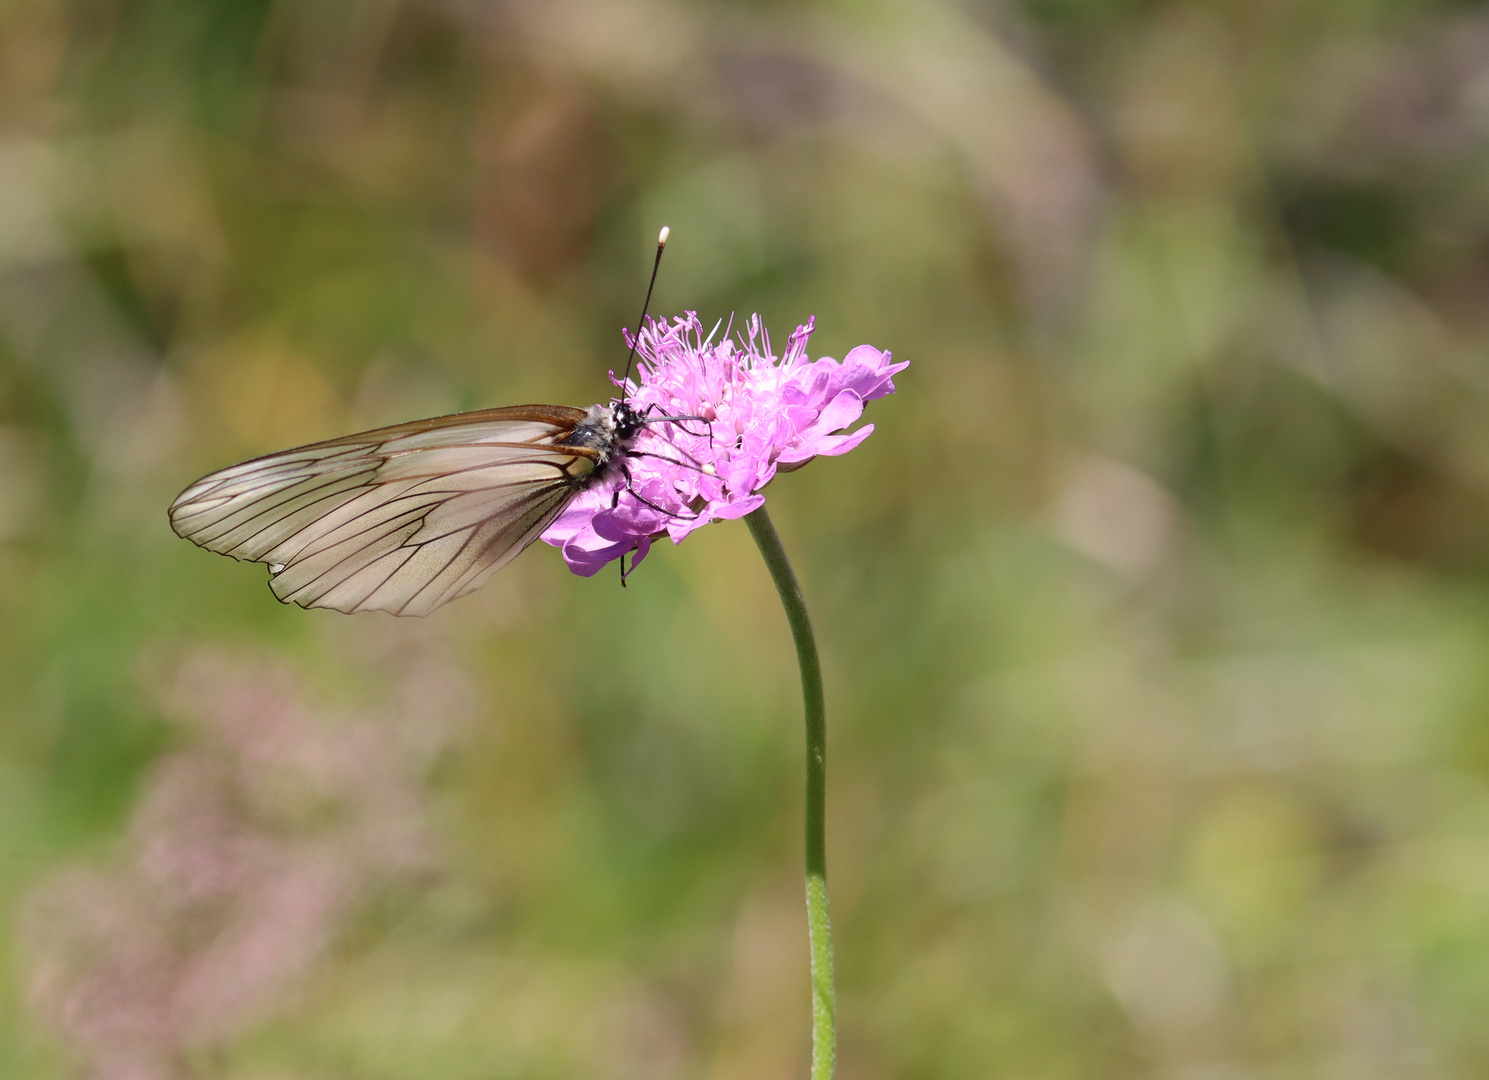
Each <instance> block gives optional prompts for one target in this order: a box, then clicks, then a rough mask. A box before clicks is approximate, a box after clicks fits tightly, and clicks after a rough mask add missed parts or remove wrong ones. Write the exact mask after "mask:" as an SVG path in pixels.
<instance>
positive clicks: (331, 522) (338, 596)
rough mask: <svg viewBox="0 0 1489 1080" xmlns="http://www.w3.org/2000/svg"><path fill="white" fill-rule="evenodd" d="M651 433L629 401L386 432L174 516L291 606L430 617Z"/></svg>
mask: <svg viewBox="0 0 1489 1080" xmlns="http://www.w3.org/2000/svg"><path fill="white" fill-rule="evenodd" d="M664 240H665V234H664ZM646 423H647V421H646V420H645V419H644V418H643V417H641V416H640V415H639V414H638V413H637V412H636V411H635V410H634V409H632V408H631V407H630V406H629V405H627V404H626V403H625V402H624V401H619V402H615V403H613V404H610V405H595V406H592V407H591V408H589V409H588V410H584V409H573V408H569V407H567V406H563V405H519V406H516V407H514V408H507V409H483V410H480V411H477V412H468V413H458V414H455V415H452V416H438V417H434V418H433V419H430V420H416V421H413V422H411V423H407V424H398V425H395V426H393V427H386V428H378V429H377V430H375V431H366V432H363V433H361V434H360V435H348V436H345V437H344V438H340V439H331V440H330V441H328V442H320V443H312V444H311V445H310V446H302V447H299V448H298V449H295V450H285V451H283V452H282V453H278V454H270V455H268V456H267V457H261V458H255V459H254V460H253V461H247V462H244V463H243V464H241V465H234V466H233V467H232V468H228V469H223V470H221V471H219V472H215V473H212V474H211V475H210V476H205V477H203V478H202V479H200V480H198V481H197V482H196V483H194V484H192V485H191V486H190V487H189V488H187V489H186V490H185V491H183V492H182V493H181V495H180V496H179V497H178V498H177V499H176V501H175V502H174V503H172V504H171V510H170V516H171V527H172V528H173V529H175V530H176V532H177V533H178V534H179V535H181V536H184V537H185V538H186V539H188V540H190V541H192V542H194V543H197V544H200V545H201V546H202V547H204V548H206V549H207V550H209V551H217V552H221V553H222V554H224V555H231V556H232V557H233V558H235V559H246V560H248V561H251V562H261V563H267V564H268V565H269V573H270V580H269V587H270V588H271V589H272V590H273V591H274V595H275V596H277V597H278V598H279V599H280V600H282V601H284V602H286V603H296V604H299V605H300V606H301V607H307V608H308V607H327V608H335V609H336V610H337V611H345V612H354V611H373V610H379V611H390V612H392V613H393V614H394V615H427V614H428V613H429V612H431V611H433V610H434V609H435V608H437V607H439V606H440V605H441V604H444V603H446V602H448V601H450V600H453V599H455V598H456V597H457V596H464V595H465V594H466V593H468V592H470V591H471V590H472V589H475V588H478V587H479V586H480V585H481V584H482V583H483V582H485V580H486V579H487V578H488V577H490V576H491V575H492V574H493V573H495V572H496V571H497V570H499V569H500V568H501V567H503V566H505V565H506V564H507V563H508V562H510V561H511V560H512V559H514V558H515V557H516V556H517V555H518V554H519V553H521V551H522V550H523V549H524V548H526V547H527V546H528V545H529V544H531V543H532V542H533V541H534V540H536V539H537V538H538V537H539V536H540V535H541V534H542V532H543V530H544V529H545V528H547V527H548V525H549V524H550V523H551V522H552V521H553V519H554V518H556V517H557V516H558V515H559V514H560V513H562V512H563V509H564V507H566V506H567V505H568V504H569V502H570V501H571V500H572V499H573V498H574V497H575V496H577V495H578V494H579V493H580V492H582V491H585V490H586V489H588V488H590V487H593V486H594V485H596V484H599V483H602V482H604V481H605V480H606V479H607V478H609V477H610V476H611V475H612V473H613V472H614V471H615V470H617V469H621V470H624V467H625V466H624V462H625V458H626V455H627V453H628V452H629V451H630V449H631V444H632V442H633V441H634V440H635V438H636V436H637V434H638V433H639V432H640V431H641V430H642V428H643V427H645V425H646Z"/></svg>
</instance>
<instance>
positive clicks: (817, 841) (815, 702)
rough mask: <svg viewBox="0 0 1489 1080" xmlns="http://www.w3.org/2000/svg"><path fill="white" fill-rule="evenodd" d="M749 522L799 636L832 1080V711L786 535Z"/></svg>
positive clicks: (817, 929)
mask: <svg viewBox="0 0 1489 1080" xmlns="http://www.w3.org/2000/svg"><path fill="white" fill-rule="evenodd" d="M745 523H746V524H747V525H749V527H750V535H751V536H753V537H754V538H755V544H756V546H758V547H759V548H760V554H761V555H763V556H765V565H766V566H768V567H769V568H770V576H771V578H772V579H773V580H774V581H775V583H776V592H778V593H780V594H781V605H782V606H783V607H784V608H785V609H786V619H787V621H789V622H790V623H791V636H792V637H793V638H795V639H796V659H797V662H798V663H799V664H800V665H801V696H802V701H803V703H804V705H805V707H806V719H807V836H806V840H807V843H806V854H807V935H808V939H809V941H810V944H811V951H812V1080H830V1078H831V1076H832V1071H833V1065H834V1063H835V1060H836V1057H837V991H836V990H835V989H834V987H833V981H832V926H831V924H830V923H829V922H828V918H827V715H826V713H825V712H824V710H823V704H822V666H821V664H820V663H818V661H817V643H816V641H815V640H814V639H813V638H812V624H811V621H810V620H809V619H808V618H807V608H806V604H805V603H804V602H803V601H802V598H801V587H800V586H799V585H797V583H796V575H795V574H793V573H792V572H791V563H790V562H789V561H787V559H786V552H785V549H783V548H782V547H781V538H780V537H779V536H777V535H776V529H775V526H774V525H772V524H771V521H770V515H768V514H767V513H766V512H765V507H763V506H762V507H761V508H760V509H758V510H756V511H754V512H753V513H750V514H748V515H747V516H746V517H745Z"/></svg>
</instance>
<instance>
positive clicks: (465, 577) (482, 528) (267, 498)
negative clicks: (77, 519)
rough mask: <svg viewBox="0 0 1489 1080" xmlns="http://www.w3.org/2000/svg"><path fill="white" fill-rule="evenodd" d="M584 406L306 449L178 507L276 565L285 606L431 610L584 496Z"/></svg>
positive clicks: (248, 468)
mask: <svg viewBox="0 0 1489 1080" xmlns="http://www.w3.org/2000/svg"><path fill="white" fill-rule="evenodd" d="M584 417H585V412H584V410H582V409H570V408H566V407H564V406H560V405H530V406H519V407H517V408H510V409H486V410H482V411H480V412H471V413H461V414H458V415H455V416H442V417H436V418H434V419H431V420H419V421H415V422H413V423H409V424H398V425H396V426H394V427H388V428H380V429H378V430H376V431H368V432H363V433H362V434H360V435H349V436H346V437H345V438H340V439H332V440H330V441H327V442H322V443H315V444H313V445H311V446H302V447H299V448H297V449H294V450H286V451H284V452H283V453H279V454H271V455H269V456H268V457H262V458H257V459H255V460H253V461H248V462H245V463H243V464H242V465H235V466H233V467H231V468H228V469H223V470H221V471H219V472H215V473H212V474H211V475H210V476H206V477H203V478H202V479H201V480H198V481H197V482H196V483H195V484H192V485H191V486H190V487H189V488H187V489H186V490H185V491H184V492H182V493H181V496H180V498H178V499H177V500H176V501H175V503H173V504H172V505H171V511H170V515H171V525H172V527H173V528H174V529H175V530H176V532H177V533H179V534H180V535H181V536H183V537H185V538H186V539H188V540H191V541H194V542H195V543H198V544H200V545H201V546H202V547H205V548H207V549H208V550H211V551H217V552H221V553H222V554H224V555H231V556H233V557H234V558H237V559H246V560H249V561H253V562H263V563H268V564H269V567H270V570H271V572H272V574H273V577H272V578H271V580H270V588H272V589H273V590H274V595H276V596H277V597H279V599H281V600H284V601H292V602H294V603H296V604H299V605H301V606H302V607H329V608H335V609H336V610H338V611H345V612H354V611H370V610H381V611H391V612H393V613H394V614H397V615H424V614H427V613H428V612H430V611H433V610H434V609H435V608H437V607H439V606H440V605H441V604H443V603H445V602H447V601H449V600H453V599H455V597H457V596H462V595H464V594H465V593H467V592H470V591H471V590H472V589H474V588H476V587H478V586H479V585H480V584H481V583H482V582H484V581H485V580H486V578H488V577H489V576H490V575H491V574H492V573H494V572H495V571H496V570H498V569H499V568H501V567H502V566H504V565H506V563H507V562H509V561H510V560H511V559H513V558H514V557H515V556H516V555H517V554H518V553H520V552H521V551H522V550H523V548H525V547H527V546H528V545H529V544H530V543H532V542H533V541H534V540H536V539H537V538H538V536H539V535H540V534H541V533H542V531H543V529H544V528H546V527H547V526H548V524H549V523H550V522H551V521H552V520H553V519H554V518H555V517H557V516H558V514H559V512H560V511H562V510H563V508H564V506H565V505H566V504H567V503H568V502H569V500H570V499H572V498H573V497H574V495H575V494H577V493H578V492H579V491H580V490H582V489H583V487H584V484H585V481H584V478H585V477H586V476H588V475H589V474H590V473H591V471H592V470H593V468H594V465H595V456H596V455H595V451H594V450H592V449H589V448H585V447H575V446H563V445H557V444H558V442H559V440H562V439H563V438H564V437H565V436H567V435H568V434H570V433H571V432H573V430H574V428H575V427H576V426H577V425H578V424H579V423H580V422H581V421H583V419H584Z"/></svg>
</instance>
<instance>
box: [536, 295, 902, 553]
mask: <svg viewBox="0 0 1489 1080" xmlns="http://www.w3.org/2000/svg"><path fill="white" fill-rule="evenodd" d="M814 325H815V320H814V319H808V320H807V323H806V325H805V326H798V327H797V328H796V332H795V333H793V334H792V335H791V337H790V339H789V340H788V341H787V343H786V349H785V353H784V354H783V355H782V356H780V357H777V356H776V355H775V354H774V353H773V352H772V351H771V346H770V335H769V334H767V333H766V332H765V329H764V327H763V326H762V325H761V323H760V316H758V315H752V316H751V317H750V319H749V321H748V323H746V325H745V331H744V333H742V334H739V335H737V337H736V338H730V337H729V336H728V334H727V333H726V334H725V336H724V338H723V339H722V340H720V341H718V342H715V341H713V335H712V334H710V335H709V336H708V337H707V338H705V337H704V336H703V326H702V324H701V323H700V322H699V321H698V316H697V314H696V313H695V312H691V311H690V312H687V313H686V314H685V315H683V316H682V317H681V318H674V319H673V320H672V321H671V322H670V323H668V322H666V321H662V320H650V321H648V322H647V324H646V325H645V326H644V327H643V328H642V330H641V336H640V338H639V340H637V342H636V354H637V356H638V358H639V363H638V365H637V370H638V372H639V375H638V378H637V380H635V381H631V382H626V383H621V382H619V381H617V383H616V385H617V386H620V387H621V389H622V390H623V392H624V393H625V395H626V400H627V401H629V402H630V404H631V406H632V407H633V408H635V409H636V410H637V411H638V412H641V413H643V414H647V413H648V412H649V416H650V418H651V419H652V420H653V422H652V423H650V424H648V425H647V427H646V429H645V430H644V431H643V432H642V433H641V434H640V435H639V436H637V438H636V441H635V443H634V445H633V447H632V450H631V454H630V456H628V458H627V462H626V466H627V469H628V470H629V472H630V474H631V475H630V481H629V483H627V481H626V479H625V477H624V476H622V475H620V470H615V472H614V474H613V475H612V477H611V478H610V479H609V480H608V481H607V482H606V483H604V484H599V485H597V486H595V487H594V488H591V489H590V490H588V491H586V492H584V493H583V494H581V495H580V496H579V497H578V498H576V499H575V500H574V501H573V502H572V503H570V504H569V506H568V508H567V509H566V510H565V511H564V512H563V514H561V515H560V516H559V517H558V518H557V519H556V520H555V521H554V522H553V524H552V525H550V526H548V529H547V531H545V532H544V533H543V540H544V541H546V542H547V543H549V544H552V545H553V546H554V547H557V548H560V549H562V551H563V556H564V560H565V561H566V562H567V563H568V564H569V569H571V570H573V571H574V572H575V573H576V574H582V575H584V576H586V577H588V576H589V575H591V574H593V573H595V572H596V571H597V570H599V569H600V567H602V566H604V565H605V564H606V563H607V562H610V561H611V560H612V559H618V558H620V557H621V556H622V555H625V554H626V553H627V552H635V560H634V562H633V564H632V565H633V566H634V565H635V563H636V562H640V561H641V560H642V558H644V557H645V555H646V553H647V551H648V550H649V549H650V547H651V541H652V540H653V539H654V538H656V537H658V536H661V535H662V534H664V533H665V534H666V535H668V536H670V537H671V538H672V542H673V543H680V542H681V541H682V539H683V537H685V536H687V535H688V534H689V533H690V532H692V531H693V530H694V529H696V528H698V527H699V526H700V525H706V524H708V523H709V522H710V521H724V520H729V519H732V518H740V517H744V516H745V515H746V514H748V513H750V511H752V510H755V509H756V508H758V507H759V506H760V505H761V504H763V503H764V502H765V496H764V495H761V494H760V490H761V489H762V488H764V487H765V485H766V484H768V483H770V481H771V479H772V478H773V477H774V476H775V474H776V473H777V472H789V471H791V470H792V469H799V468H800V467H801V466H803V465H805V464H806V463H807V462H808V461H810V460H812V458H814V457H818V456H821V455H827V456H834V455H837V454H846V453H847V452H848V451H849V450H852V449H853V448H854V447H855V446H857V445H858V444H859V443H861V442H863V440H864V439H866V438H868V436H869V433H870V432H871V431H873V430H874V425H872V424H865V425H864V426H863V427H861V428H859V429H858V430H857V431H853V432H846V431H845V429H846V428H847V427H848V426H849V425H851V424H853V423H854V422H855V421H857V420H858V418H859V417H860V416H861V415H863V406H864V402H866V401H872V400H873V399H874V398H879V397H883V396H885V395H886V394H892V393H894V383H893V382H892V381H891V377H892V376H893V375H894V374H895V373H896V372H897V371H900V370H901V369H903V368H905V367H907V366H908V365H907V364H904V363H900V364H895V363H891V360H890V354H889V353H888V352H886V351H884V350H881V349H876V348H874V347H873V346H872V345H860V346H858V347H857V348H856V349H853V350H851V351H850V352H849V353H848V355H847V356H845V357H844V358H843V359H842V361H841V362H839V361H837V360H834V359H832V358H831V357H825V356H824V357H822V358H821V359H819V360H809V359H808V358H807V339H808V338H809V337H810V336H811V334H812V329H813V326H814ZM629 341H630V334H629V333H628V334H627V342H628V343H629ZM612 378H613V376H612ZM662 417H699V418H700V419H697V420H676V421H672V420H661V419H660V418H662ZM617 490H619V491H620V498H619V500H618V501H617V499H616V491H617ZM648 504H649V505H648Z"/></svg>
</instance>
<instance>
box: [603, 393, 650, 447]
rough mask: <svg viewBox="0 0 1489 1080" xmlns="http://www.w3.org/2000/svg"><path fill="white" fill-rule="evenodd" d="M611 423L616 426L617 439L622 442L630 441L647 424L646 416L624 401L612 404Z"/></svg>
mask: <svg viewBox="0 0 1489 1080" xmlns="http://www.w3.org/2000/svg"><path fill="white" fill-rule="evenodd" d="M610 423H611V424H612V425H613V427H614V428H615V439H616V441H617V442H620V443H627V442H630V441H631V440H632V439H634V438H635V437H636V436H637V434H639V433H640V431H641V429H642V428H644V427H645V426H646V420H645V418H643V417H642V415H641V414H640V413H638V412H637V411H636V410H635V409H633V408H631V406H630V405H629V404H628V403H627V402H624V401H617V402H616V403H615V404H614V405H611V406H610Z"/></svg>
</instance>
